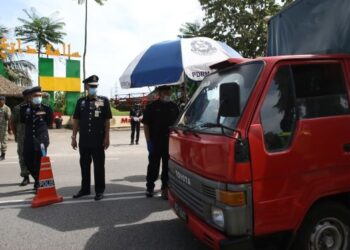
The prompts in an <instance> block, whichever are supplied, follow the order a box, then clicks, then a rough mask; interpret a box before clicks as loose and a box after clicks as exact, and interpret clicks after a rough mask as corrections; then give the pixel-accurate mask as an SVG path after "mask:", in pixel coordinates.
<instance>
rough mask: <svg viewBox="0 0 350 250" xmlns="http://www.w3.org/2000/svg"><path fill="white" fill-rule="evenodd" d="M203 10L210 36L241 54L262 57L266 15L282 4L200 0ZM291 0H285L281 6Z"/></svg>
mask: <svg viewBox="0 0 350 250" xmlns="http://www.w3.org/2000/svg"><path fill="white" fill-rule="evenodd" d="M199 2H200V4H201V6H202V9H203V10H204V11H205V17H204V26H205V29H206V33H207V34H208V36H209V37H212V38H214V39H216V40H220V41H224V42H226V43H227V44H228V45H230V46H231V47H233V48H234V49H235V50H237V51H238V52H239V53H241V54H242V55H243V56H244V57H258V56H263V55H264V53H265V50H266V44H267V20H266V19H267V18H268V17H270V16H272V15H275V14H276V13H277V12H278V11H280V10H281V8H282V6H281V5H280V4H277V3H276V1H275V0H199ZM291 2H292V0H286V1H284V3H283V5H286V4H289V3H291Z"/></svg>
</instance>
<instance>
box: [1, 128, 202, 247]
mask: <svg viewBox="0 0 350 250" xmlns="http://www.w3.org/2000/svg"><path fill="white" fill-rule="evenodd" d="M70 135H71V131H70V130H65V129H60V130H50V139H51V145H50V147H49V152H48V154H49V156H50V157H51V162H52V168H53V173H54V179H55V184H56V188H57V192H58V193H59V194H60V195H62V196H63V197H64V201H63V202H62V203H58V204H54V205H49V206H46V207H41V208H35V209H33V208H31V207H30V204H31V200H32V198H33V196H34V194H33V191H32V184H30V185H29V186H26V187H19V186H18V184H19V183H20V181H21V177H20V176H19V165H18V157H17V152H16V146H17V145H16V143H15V142H14V141H9V144H8V151H7V153H6V159H5V160H4V161H1V162H0V249H1V250H5V249H9V250H15V249H41V248H44V249H60V250H62V249H74V250H78V249H99V250H100V249H152V250H153V249H206V248H205V246H203V245H202V244H201V243H200V242H198V241H197V240H196V239H195V238H194V236H193V235H192V234H191V233H190V232H189V231H188V230H187V228H186V227H185V225H184V224H183V223H182V222H181V221H180V220H179V219H178V218H177V217H176V216H175V214H174V213H173V211H172V210H170V208H169V205H168V203H167V201H164V200H162V199H161V198H160V197H159V196H158V197H154V198H151V199H149V198H148V199H147V198H145V196H144V192H145V173H146V167H147V152H146V145H145V141H144V136H143V134H142V133H141V139H140V145H133V146H130V145H129V142H130V131H125V130H124V131H111V146H110V148H109V149H108V150H107V151H106V184H107V185H106V192H105V198H104V199H103V200H102V201H94V200H93V196H94V192H93V191H94V188H93V186H92V188H91V191H92V194H91V196H88V197H85V198H82V199H78V200H75V199H74V200H73V199H72V198H71V197H72V195H73V194H75V193H76V192H77V191H78V190H79V188H80V181H81V178H80V167H79V153H78V152H77V151H74V150H73V149H72V148H71V147H70ZM92 176H93V175H92ZM92 180H93V179H92ZM159 188H160V181H157V183H156V189H159Z"/></svg>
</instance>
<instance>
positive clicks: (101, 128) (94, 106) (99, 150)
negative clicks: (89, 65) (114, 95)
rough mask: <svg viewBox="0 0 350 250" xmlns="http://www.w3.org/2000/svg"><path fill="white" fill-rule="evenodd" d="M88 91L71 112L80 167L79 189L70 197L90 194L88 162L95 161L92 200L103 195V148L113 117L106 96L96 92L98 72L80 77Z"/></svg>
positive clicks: (74, 142) (107, 142) (105, 144)
mask: <svg viewBox="0 0 350 250" xmlns="http://www.w3.org/2000/svg"><path fill="white" fill-rule="evenodd" d="M83 83H84V84H85V88H86V90H87V92H88V95H87V96H86V97H82V98H80V99H79V100H78V101H77V104H76V106H75V111H74V116H73V135H72V143H71V145H72V147H73V149H76V148H77V146H78V145H77V140H76V136H77V133H78V131H79V153H80V168H81V175H82V181H81V189H80V190H79V192H78V193H77V194H75V195H74V196H73V198H79V197H81V196H84V195H89V194H90V179H91V178H90V165H91V162H92V161H93V162H94V175H95V193H96V195H95V200H101V199H102V198H103V192H104V191H105V150H106V149H107V148H108V147H109V127H110V121H109V120H110V119H111V118H112V113H111V108H110V104H109V100H108V99H107V98H106V97H103V96H97V95H96V94H97V86H98V76H96V75H92V76H90V77H88V78H86V79H85V80H83Z"/></svg>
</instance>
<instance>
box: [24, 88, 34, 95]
mask: <svg viewBox="0 0 350 250" xmlns="http://www.w3.org/2000/svg"><path fill="white" fill-rule="evenodd" d="M30 94H32V91H31V89H25V90H23V92H22V95H23V96H28V95H30Z"/></svg>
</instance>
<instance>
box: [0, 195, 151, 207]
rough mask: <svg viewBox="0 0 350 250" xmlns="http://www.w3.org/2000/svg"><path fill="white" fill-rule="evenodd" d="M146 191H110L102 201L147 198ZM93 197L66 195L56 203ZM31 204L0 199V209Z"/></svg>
mask: <svg viewBox="0 0 350 250" xmlns="http://www.w3.org/2000/svg"><path fill="white" fill-rule="evenodd" d="M144 193H145V192H144V191H135V192H121V193H108V194H104V199H102V200H100V201H116V200H131V199H141V198H145V196H144V195H142V196H141V195H140V194H144ZM125 195H133V196H125ZM113 196H117V197H113ZM93 197H94V195H87V196H84V197H82V198H81V199H73V198H72V197H71V196H65V197H63V202H60V203H55V204H57V205H59V204H75V203H77V204H79V203H89V202H96V201H95V200H94V199H93ZM109 197H110V198H109ZM87 198H89V199H87ZM18 203H19V204H18ZM30 205H31V199H22V200H5V201H0V209H6V208H21V207H30Z"/></svg>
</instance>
